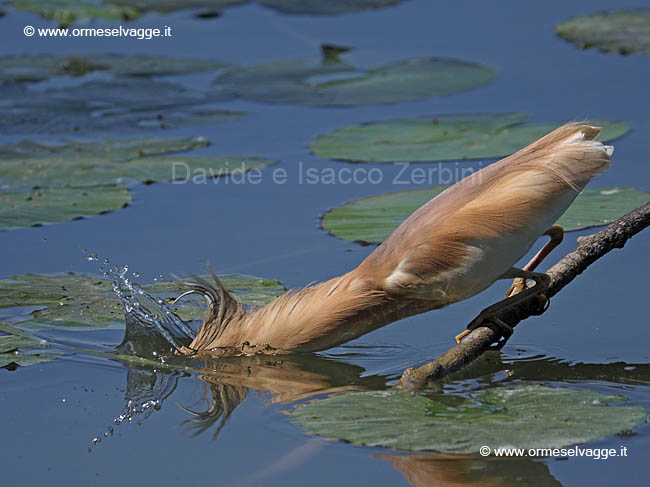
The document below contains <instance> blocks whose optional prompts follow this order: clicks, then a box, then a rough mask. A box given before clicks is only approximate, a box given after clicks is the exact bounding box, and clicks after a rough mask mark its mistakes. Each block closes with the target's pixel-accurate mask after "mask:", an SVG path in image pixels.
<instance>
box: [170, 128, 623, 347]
mask: <svg viewBox="0 0 650 487" xmlns="http://www.w3.org/2000/svg"><path fill="white" fill-rule="evenodd" d="M600 131H601V129H600V128H599V127H595V126H592V125H590V124H589V123H588V122H570V123H567V124H564V125H562V126H560V127H559V128H557V129H555V130H553V131H552V132H550V133H548V134H547V135H545V136H543V137H541V138H540V139H538V140H536V141H535V142H533V143H531V144H530V145H528V146H526V147H524V148H522V149H521V150H519V151H518V152H516V153H514V154H512V155H510V156H508V157H505V158H504V159H502V160H500V161H498V162H495V163H493V164H490V165H488V166H486V167H484V168H483V169H481V170H479V171H477V172H475V173H473V174H471V175H470V176H468V177H466V178H464V179H462V180H460V181H459V182H457V183H456V184H454V185H452V186H450V187H448V188H447V189H446V190H444V191H443V192H442V193H440V194H439V195H437V196H436V197H434V198H433V199H431V200H430V201H428V202H427V203H425V204H424V205H423V206H421V207H420V208H418V209H417V210H416V211H415V212H414V213H412V214H411V215H410V216H409V217H408V218H407V219H406V220H404V221H403V222H402V223H401V225H399V227H398V228H397V229H395V231H393V233H392V234H391V235H390V236H389V237H388V238H387V239H386V240H385V241H384V242H382V243H381V244H380V245H379V246H378V247H377V248H375V249H374V251H373V252H372V253H370V254H369V255H368V256H367V257H366V258H365V259H364V260H363V261H362V262H361V263H360V264H359V265H358V267H356V268H355V269H353V270H351V271H350V272H347V273H345V274H343V275H341V276H338V277H335V278H332V279H330V280H327V281H325V282H321V283H318V284H313V285H308V286H306V287H304V288H302V289H298V290H291V291H288V292H287V293H285V294H283V295H281V296H279V297H278V298H276V299H275V300H273V301H271V302H270V303H268V304H267V305H265V306H263V307H257V308H247V307H245V306H244V305H242V304H240V303H239V302H237V301H236V300H235V299H234V298H233V297H232V295H231V294H230V293H229V292H228V291H227V290H226V289H225V288H224V287H223V285H222V284H221V283H220V281H219V279H218V278H217V277H216V276H215V275H214V273H213V274H212V275H213V279H214V282H208V281H207V280H205V279H201V278H194V279H192V280H190V282H189V288H188V290H187V291H186V292H184V293H182V294H181V295H180V296H179V297H178V298H177V299H181V298H183V297H184V296H186V295H188V294H192V293H199V294H202V295H203V296H204V297H205V298H206V300H207V303H208V310H207V313H206V317H205V318H204V320H203V322H202V324H201V326H200V327H199V328H198V331H197V332H196V335H195V336H194V337H193V340H192V341H191V343H189V345H187V346H183V352H184V353H208V354H209V353H217V352H218V351H219V350H221V351H223V350H240V349H241V350H243V349H246V350H247V351H248V352H250V353H254V352H255V351H256V350H257V351H262V350H274V351H304V352H314V351H320V350H324V349H328V348H331V347H334V346H337V345H340V344H342V343H345V342H348V341H350V340H353V339H355V338H357V337H359V336H361V335H364V334H366V333H368V332H371V331H373V330H375V329H377V328H379V327H382V326H385V325H387V324H389V323H392V322H394V321H398V320H400V319H403V318H406V317H408V316H412V315H415V314H419V313H424V312H427V311H431V310H434V309H439V308H443V307H445V306H448V305H450V304H452V303H456V302H458V301H462V300H464V299H467V298H470V297H472V296H474V295H476V294H478V293H480V292H481V291H483V290H484V289H486V288H488V287H489V286H491V285H492V284H493V283H494V282H496V281H497V280H500V279H513V278H514V279H515V281H514V284H513V286H512V287H511V288H510V290H509V291H508V293H507V295H506V298H505V299H504V300H502V301H499V302H498V303H496V304H494V305H492V306H489V307H488V308H486V309H484V310H483V311H481V312H480V313H479V314H478V316H477V317H476V318H475V319H474V320H472V321H471V322H470V324H469V326H468V328H467V329H466V330H465V331H464V332H463V333H460V334H459V335H457V336H456V341H457V342H460V341H461V340H462V339H463V338H464V337H465V336H466V335H467V334H468V333H470V332H471V331H472V330H473V329H475V328H477V327H480V326H481V324H483V323H484V322H486V321H487V320H490V321H491V322H493V323H496V324H497V325H499V326H501V327H502V334H503V336H508V334H509V333H512V329H511V328H510V327H509V326H508V325H507V324H505V323H503V322H500V320H498V317H497V316H496V315H497V314H498V313H499V312H501V311H503V310H504V309H507V308H509V307H511V306H514V305H516V304H518V303H520V302H522V301H523V300H527V299H531V298H532V297H533V296H540V297H542V299H543V293H544V291H545V290H546V289H547V288H548V286H549V283H550V277H549V276H548V275H547V274H545V273H541V272H535V268H536V267H537V266H538V265H539V263H540V262H541V261H542V260H543V259H544V258H545V257H546V256H547V255H548V253H549V252H550V251H551V250H552V249H553V248H554V247H556V246H557V245H558V244H559V243H560V242H561V241H562V235H563V231H562V228H561V227H559V226H557V225H554V224H555V222H556V221H557V220H558V219H559V217H560V216H561V215H562V214H563V213H564V211H565V210H566V209H567V208H568V207H569V205H570V204H571V203H572V202H573V200H574V199H575V198H576V196H578V194H579V193H580V191H582V189H583V188H584V187H585V185H586V184H587V183H588V182H589V181H590V180H591V179H592V178H593V177H594V176H596V175H597V174H599V173H600V172H602V171H604V170H605V169H606V168H607V167H608V166H609V163H610V157H611V156H612V153H613V151H614V148H613V146H608V145H603V144H602V143H601V142H599V141H597V140H596V137H597V136H598V134H599V133H600ZM543 235H547V236H549V237H550V240H549V241H548V243H547V244H546V245H544V246H543V247H542V248H541V250H540V251H539V252H538V253H537V254H536V255H535V257H533V259H531V261H530V262H528V264H526V265H525V266H524V267H523V268H518V267H515V264H516V263H517V262H518V261H519V260H521V259H522V258H523V256H524V255H525V254H526V253H527V252H528V251H529V250H530V249H531V248H532V247H533V245H534V244H535V243H536V242H537V240H538V239H539V238H540V237H541V236H543ZM529 281H532V282H531V283H530V284H529V283H528V282H529ZM533 283H534V285H533Z"/></svg>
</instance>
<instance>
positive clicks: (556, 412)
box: [290, 385, 647, 453]
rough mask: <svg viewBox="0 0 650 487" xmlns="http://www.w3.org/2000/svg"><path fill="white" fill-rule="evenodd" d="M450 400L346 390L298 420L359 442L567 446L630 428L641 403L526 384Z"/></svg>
mask: <svg viewBox="0 0 650 487" xmlns="http://www.w3.org/2000/svg"><path fill="white" fill-rule="evenodd" d="M460 401H461V402H460V403H459V404H457V405H455V406H453V407H450V406H448V405H446V404H443V403H440V402H436V401H433V400H430V399H427V398H425V397H423V396H419V395H414V394H411V393H408V392H404V391H373V392H359V393H349V394H343V395H340V396H335V397H330V398H327V399H322V400H319V401H314V402H311V403H308V404H305V405H303V406H299V407H297V408H296V409H295V410H294V411H293V412H292V413H291V415H290V419H291V421H292V422H293V423H295V424H296V425H298V426H299V427H301V428H302V429H304V430H306V431H309V432H311V433H316V434H318V435H322V436H326V437H329V438H336V439H341V440H345V441H348V442H350V443H354V444H358V445H368V446H382V447H387V448H393V449H399V450H414V451H422V450H434V451H439V452H444V453H478V452H479V449H480V448H481V447H482V446H484V445H488V446H490V447H491V448H493V449H494V448H498V447H501V446H505V447H515V448H525V449H528V448H563V447H567V446H570V445H575V444H580V443H586V442H589V441H594V440H597V439H600V438H603V437H605V436H609V435H613V434H616V433H618V432H620V431H623V430H630V429H632V428H635V427H636V426H638V425H639V424H641V423H643V422H644V421H645V419H646V417H647V413H646V411H645V409H644V408H643V407H641V406H620V405H616V406H614V405H615V404H620V403H624V402H625V401H626V400H625V399H624V398H622V397H619V396H606V395H603V394H600V393H597V392H592V391H584V390H583V391H575V390H571V389H566V388H560V387H545V386H540V385H522V386H514V387H496V388H492V389H485V390H481V391H477V392H474V393H472V394H471V395H470V397H469V398H463V399H460Z"/></svg>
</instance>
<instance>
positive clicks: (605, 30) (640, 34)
mask: <svg viewBox="0 0 650 487" xmlns="http://www.w3.org/2000/svg"><path fill="white" fill-rule="evenodd" d="M555 32H556V33H557V35H559V36H560V37H562V38H563V39H566V40H567V41H569V42H572V43H574V44H576V45H577V46H578V47H580V48H581V49H589V48H597V49H600V50H601V51H605V52H619V53H621V54H631V53H634V52H641V53H644V54H650V9H638V10H618V11H614V12H602V13H597V14H592V15H585V16H584V17H578V18H575V19H571V20H567V21H566V22H562V23H561V24H559V25H558V26H557V27H555Z"/></svg>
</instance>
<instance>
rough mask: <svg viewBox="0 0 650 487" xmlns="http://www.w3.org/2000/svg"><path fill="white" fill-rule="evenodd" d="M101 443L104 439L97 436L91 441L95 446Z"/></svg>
mask: <svg viewBox="0 0 650 487" xmlns="http://www.w3.org/2000/svg"><path fill="white" fill-rule="evenodd" d="M100 441H102V439H101V438H99V437H97V436H95V437H94V438H93V439H92V440H91V442H92V444H93V445H96V444H98V443H99V442H100Z"/></svg>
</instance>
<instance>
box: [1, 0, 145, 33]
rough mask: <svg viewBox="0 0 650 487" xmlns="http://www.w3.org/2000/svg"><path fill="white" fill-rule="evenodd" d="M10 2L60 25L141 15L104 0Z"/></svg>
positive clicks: (117, 19)
mask: <svg viewBox="0 0 650 487" xmlns="http://www.w3.org/2000/svg"><path fill="white" fill-rule="evenodd" d="M9 4H10V5H11V6H12V7H14V8H17V9H19V10H25V11H27V12H32V13H35V14H39V15H41V16H43V17H45V18H46V19H53V20H56V21H57V22H58V23H59V26H60V27H67V26H69V25H72V24H73V23H74V22H77V21H88V20H92V19H105V20H116V21H125V20H134V19H137V18H138V17H140V15H141V12H139V11H138V10H137V9H135V8H132V7H129V6H119V5H115V4H113V3H110V2H105V1H102V0H99V1H97V0H11V1H10V2H9Z"/></svg>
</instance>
